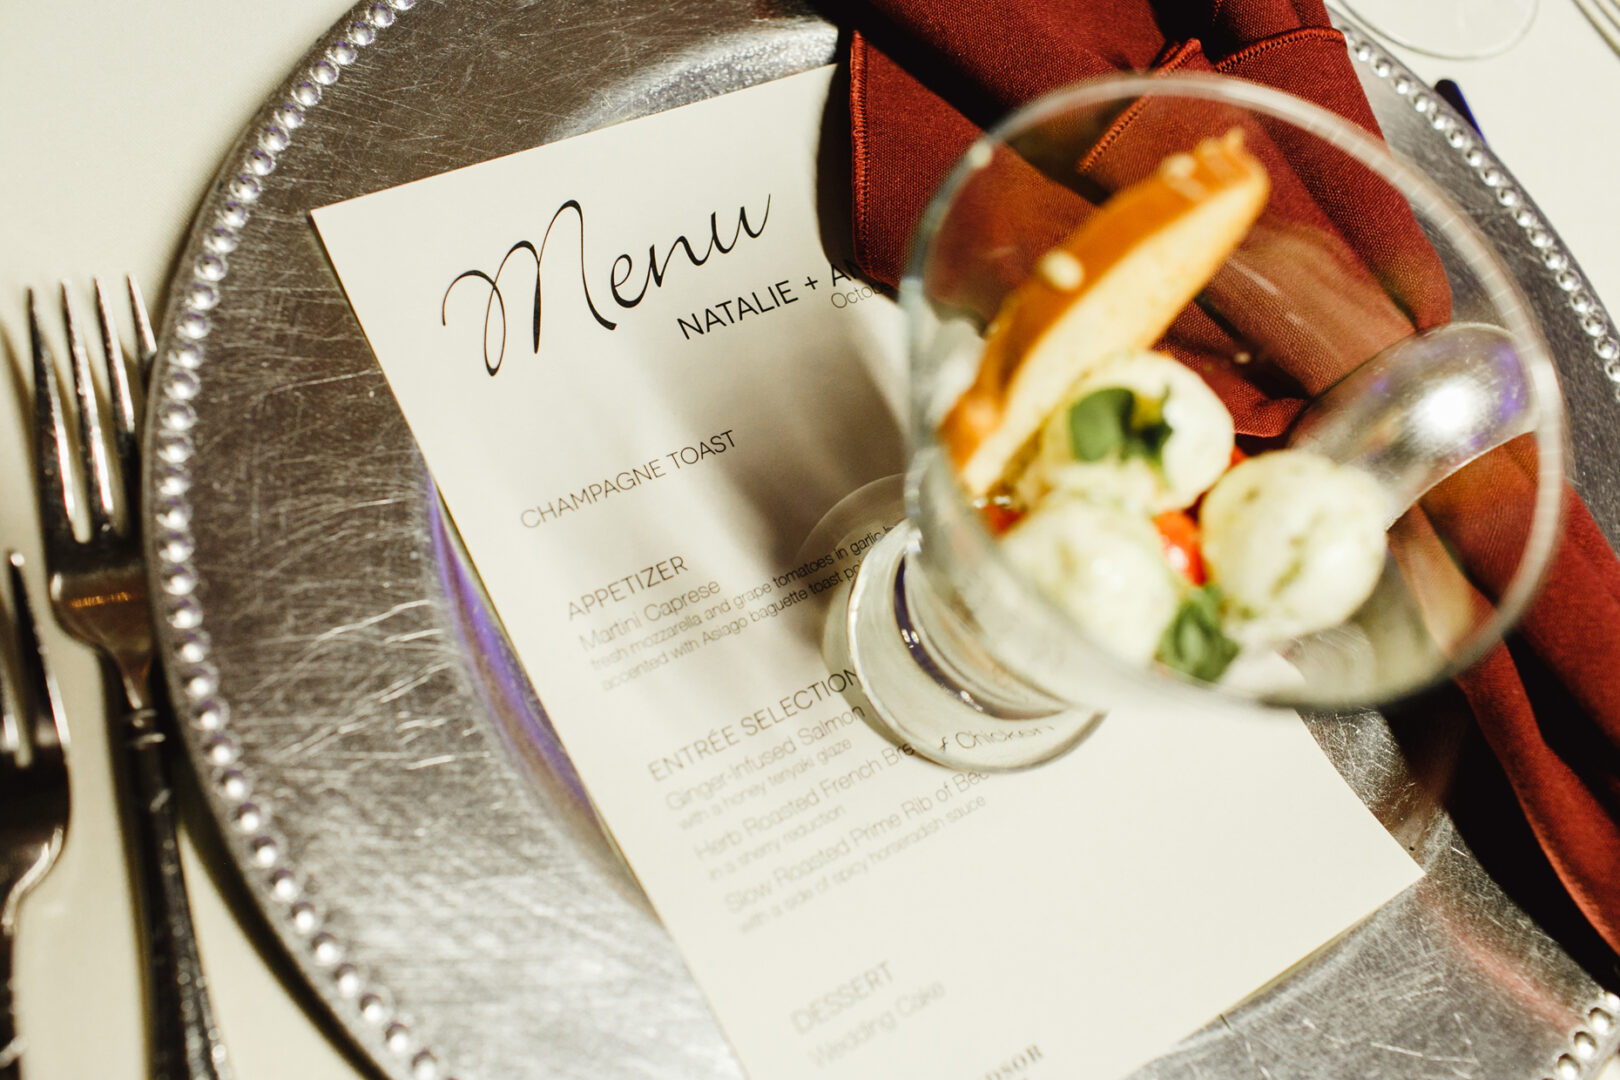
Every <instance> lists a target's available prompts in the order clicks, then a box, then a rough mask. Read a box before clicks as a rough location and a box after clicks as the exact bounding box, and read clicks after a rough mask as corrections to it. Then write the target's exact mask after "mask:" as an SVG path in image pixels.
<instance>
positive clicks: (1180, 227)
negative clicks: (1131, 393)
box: [940, 128, 1271, 496]
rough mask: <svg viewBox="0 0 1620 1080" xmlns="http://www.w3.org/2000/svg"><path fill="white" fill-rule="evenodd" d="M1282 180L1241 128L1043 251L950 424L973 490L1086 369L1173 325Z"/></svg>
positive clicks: (1114, 201) (1169, 162)
mask: <svg viewBox="0 0 1620 1080" xmlns="http://www.w3.org/2000/svg"><path fill="white" fill-rule="evenodd" d="M1270 190H1271V182H1270V180H1269V179H1268V178H1267V176H1266V171H1265V169H1264V168H1263V167H1262V166H1261V164H1260V163H1259V162H1258V161H1256V160H1255V159H1254V158H1253V157H1252V156H1251V155H1250V154H1249V153H1247V152H1246V151H1245V150H1244V149H1243V133H1242V131H1240V130H1238V129H1236V128H1234V129H1233V130H1232V131H1230V132H1228V133H1227V135H1226V137H1225V138H1223V139H1219V140H1216V139H1206V140H1205V141H1204V142H1202V143H1200V144H1199V145H1198V147H1197V148H1196V149H1195V150H1194V151H1193V152H1192V153H1191V154H1173V155H1171V156H1170V157H1167V158H1165V159H1164V161H1163V162H1161V163H1160V164H1159V168H1158V170H1157V171H1156V172H1155V173H1154V174H1153V175H1152V176H1150V177H1147V178H1146V179H1144V180H1140V181H1138V182H1137V183H1135V184H1132V185H1130V186H1129V187H1126V188H1123V189H1121V190H1120V191H1119V192H1117V193H1116V194H1115V195H1114V196H1113V197H1112V198H1110V199H1109V200H1108V201H1107V202H1106V203H1104V204H1103V205H1102V206H1101V207H1100V208H1098V210H1097V212H1096V213H1094V214H1092V215H1091V217H1090V218H1088V219H1087V220H1086V221H1085V223H1084V224H1082V225H1081V226H1080V227H1079V228H1078V229H1076V230H1075V231H1074V232H1073V233H1072V234H1070V235H1069V236H1068V237H1067V238H1066V239H1064V240H1063V242H1062V243H1060V244H1059V245H1058V246H1057V247H1055V248H1053V249H1052V250H1051V251H1049V252H1047V253H1046V254H1045V255H1043V256H1042V257H1041V258H1040V260H1039V261H1038V262H1037V263H1036V266H1035V272H1034V273H1033V274H1031V275H1030V277H1029V279H1028V280H1026V281H1025V282H1023V283H1022V284H1021V285H1019V286H1018V288H1017V289H1015V290H1014V291H1013V292H1012V294H1011V295H1010V296H1008V298H1007V300H1006V302H1005V303H1004V304H1003V305H1002V309H1001V311H1000V312H999V313H998V314H997V316H996V318H995V320H994V321H993V322H992V323H991V324H990V328H989V331H988V333H987V336H986V340H985V348H984V357H983V359H982V361H981V362H980V365H979V374H978V377H977V378H976V379H975V381H974V383H973V385H972V386H970V387H969V388H968V389H967V391H966V392H965V393H964V394H963V395H962V397H961V399H960V400H959V401H957V403H956V405H955V406H953V407H952V409H951V411H950V413H949V414H947V415H946V417H945V420H944V422H943V423H942V424H941V425H940V439H941V441H942V442H943V444H944V446H945V447H946V449H947V450H948V451H949V453H950V454H951V457H952V458H953V460H954V461H955V462H956V465H957V468H958V470H959V471H960V473H961V477H962V482H963V483H964V484H965V485H966V487H967V488H968V490H969V491H970V493H971V494H973V495H975V496H978V495H983V494H985V493H986V492H987V491H989V490H990V489H991V488H993V487H994V486H995V485H996V483H997V481H999V480H1001V479H1002V478H1003V476H1004V475H1005V474H1006V473H1007V472H1008V469H1009V466H1011V465H1013V464H1015V463H1016V462H1017V461H1018V460H1020V454H1019V451H1020V450H1021V449H1022V448H1023V446H1024V444H1025V443H1026V442H1028V440H1029V439H1030V438H1031V437H1032V436H1033V435H1034V434H1035V433H1036V432H1037V431H1039V430H1040V428H1041V426H1042V424H1043V423H1044V422H1045V421H1046V418H1047V417H1048V416H1049V415H1051V413H1052V410H1054V409H1056V408H1057V407H1058V405H1059V404H1061V402H1062V401H1063V398H1064V395H1065V394H1066V393H1067V391H1068V389H1069V388H1070V387H1071V386H1073V385H1074V383H1075V380H1077V379H1079V378H1080V377H1081V376H1082V375H1085V374H1086V373H1087V372H1089V371H1090V370H1091V369H1092V368H1094V367H1095V366H1097V365H1098V364H1099V363H1101V362H1102V361H1104V360H1106V359H1108V358H1109V357H1110V356H1113V355H1115V354H1116V353H1119V352H1122V351H1125V350H1140V349H1146V348H1147V347H1149V346H1150V345H1152V344H1153V343H1154V342H1155V341H1157V340H1158V339H1159V337H1160V336H1162V335H1163V334H1164V332H1165V330H1166V329H1168V328H1169V326H1170V323H1171V322H1172V321H1174V319H1175V317H1176V315H1177V314H1179V313H1180V311H1181V309H1182V308H1183V307H1185V306H1186V305H1187V303H1188V301H1190V300H1191V299H1192V298H1193V297H1194V296H1195V295H1197V293H1198V291H1199V290H1200V289H1201V288H1203V286H1204V283H1205V282H1206V281H1208V280H1209V278H1210V276H1211V275H1213V274H1214V273H1215V271H1216V270H1217V269H1218V268H1219V267H1220V265H1221V263H1223V262H1224V261H1225V260H1226V257H1227V255H1229V254H1230V253H1231V251H1232V249H1233V248H1235V247H1236V246H1237V244H1238V242H1239V241H1240V240H1242V239H1243V236H1244V234H1245V233H1247V232H1248V231H1249V226H1251V225H1252V224H1253V223H1254V220H1255V219H1256V218H1257V217H1259V215H1260V211H1261V209H1262V208H1263V207H1264V206H1265V204H1266V198H1267V196H1268V195H1269V194H1270ZM1008 479H1009V480H1010V479H1012V477H1008Z"/></svg>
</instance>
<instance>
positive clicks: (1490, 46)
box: [1341, 0, 1539, 60]
mask: <svg viewBox="0 0 1620 1080" xmlns="http://www.w3.org/2000/svg"><path fill="white" fill-rule="evenodd" d="M1341 2H1342V3H1343V4H1344V6H1345V8H1346V9H1347V10H1348V11H1349V12H1350V14H1352V15H1354V16H1355V17H1356V18H1358V19H1360V20H1361V21H1362V22H1363V23H1365V24H1366V26H1367V28H1368V29H1370V30H1372V31H1373V32H1374V33H1376V34H1378V35H1379V36H1381V37H1384V38H1387V39H1388V40H1390V41H1392V42H1394V43H1395V44H1396V45H1404V46H1405V47H1406V48H1408V49H1413V50H1415V51H1417V52H1420V53H1427V54H1428V55H1430V56H1438V57H1441V58H1442V59H1446V60H1480V59H1484V58H1485V57H1488V56H1497V55H1499V54H1501V53H1504V52H1506V51H1507V50H1509V49H1511V48H1512V47H1513V46H1514V45H1517V44H1518V43H1519V41H1520V40H1521V39H1523V37H1524V35H1525V34H1527V33H1529V31H1530V24H1531V23H1533V22H1534V21H1535V18H1536V9H1537V7H1538V5H1539V0H1341Z"/></svg>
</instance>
